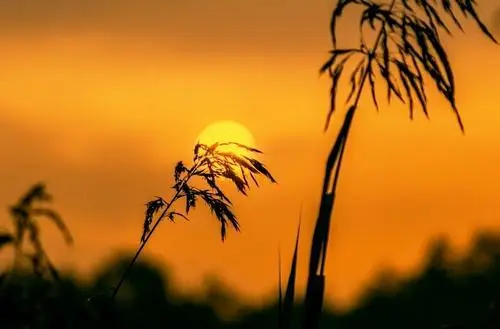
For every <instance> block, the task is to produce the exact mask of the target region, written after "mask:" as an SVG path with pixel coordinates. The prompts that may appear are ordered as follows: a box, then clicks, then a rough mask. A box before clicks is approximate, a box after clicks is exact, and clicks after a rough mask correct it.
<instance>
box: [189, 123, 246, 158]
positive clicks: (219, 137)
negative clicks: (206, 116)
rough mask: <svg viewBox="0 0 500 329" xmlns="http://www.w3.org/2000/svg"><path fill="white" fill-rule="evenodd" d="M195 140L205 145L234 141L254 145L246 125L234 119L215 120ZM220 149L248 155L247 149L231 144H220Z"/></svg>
mask: <svg viewBox="0 0 500 329" xmlns="http://www.w3.org/2000/svg"><path fill="white" fill-rule="evenodd" d="M197 142H199V143H201V144H205V145H213V144H214V143H217V142H219V143H225V142H235V143H239V144H243V145H245V146H249V147H255V146H256V145H255V138H254V137H253V135H252V133H251V132H250V130H248V128H247V127H245V126H244V125H242V124H241V123H238V122H236V121H231V120H224V121H217V122H214V123H212V124H210V125H209V126H207V127H206V128H205V129H203V131H202V132H201V133H200V135H199V136H198V138H197ZM220 150H221V151H222V150H223V151H226V152H232V153H235V154H237V155H245V156H248V155H250V154H249V153H250V152H249V151H247V150H245V149H243V148H240V147H237V146H233V145H228V146H221V147H220Z"/></svg>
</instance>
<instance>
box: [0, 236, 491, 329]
mask: <svg viewBox="0 0 500 329" xmlns="http://www.w3.org/2000/svg"><path fill="white" fill-rule="evenodd" d="M132 256H133V255H130V256H128V255H124V254H119V255H116V257H115V258H113V259H112V260H111V261H109V262H107V263H106V264H104V265H103V266H102V267H101V269H100V270H98V271H97V272H96V273H95V275H94V277H93V279H92V280H91V281H90V283H88V284H84V283H82V282H81V281H79V280H78V279H77V278H75V277H72V276H69V275H66V274H64V273H61V279H60V280H59V281H54V280H50V279H49V278H46V277H42V276H36V275H34V274H33V273H32V272H23V273H15V275H13V276H12V278H11V280H9V281H8V282H7V283H6V284H5V285H4V287H3V288H2V289H1V290H0V328H12V329H17V328H26V327H28V328H120V329H126V328H137V327H144V328H153V329H154V328H187V329H191V328H193V329H195V328H224V329H242V328H261V329H267V328H276V327H277V324H278V321H277V320H278V314H279V308H278V304H277V302H276V301H270V303H268V304H267V305H264V306H263V307H260V308H249V307H248V306H246V305H243V304H242V305H239V307H240V309H241V311H239V312H238V315H237V316H236V317H235V318H230V319H223V318H221V316H220V315H219V314H218V313H217V309H219V310H220V309H221V308H223V307H224V305H231V306H232V307H235V304H237V303H239V302H238V300H239V299H238V297H237V296H235V295H229V294H228V292H227V291H224V290H223V289H221V286H220V285H217V284H212V285H211V286H210V291H211V292H210V294H208V295H206V296H205V297H201V296H196V295H192V296H190V295H180V294H179V293H178V292H176V289H175V282H172V281H170V280H169V275H168V272H167V273H164V272H163V271H160V270H159V268H158V267H157V266H156V265H155V264H154V263H152V262H151V261H148V260H146V259H142V260H139V261H137V263H136V264H135V266H134V267H132V269H131V270H130V272H129V275H128V277H127V281H126V284H125V285H124V286H123V287H122V291H121V293H120V294H119V295H117V297H116V300H115V302H114V303H110V298H111V289H110V287H111V286H112V285H113V283H114V282H116V279H117V277H118V276H120V275H121V273H122V271H123V269H124V267H126V266H127V264H128V263H129V262H130V259H131V257H132ZM425 259H426V260H427V261H426V262H425V264H424V266H423V268H422V269H421V271H420V272H419V273H415V274H414V275H412V276H410V277H399V276H397V275H394V274H392V272H391V271H389V270H386V271H382V272H381V273H380V275H379V276H378V277H377V278H376V279H374V281H373V284H372V285H371V287H370V288H369V289H367V290H366V292H365V294H364V295H363V296H361V297H360V299H359V301H358V303H357V305H356V306H355V307H354V308H353V309H351V310H348V311H347V312H344V313H340V312H337V311H335V310H334V309H325V311H324V312H323V314H322V315H321V322H320V328H339V329H343V328H384V329H396V328H398V329H399V328H409V329H417V328H418V329H421V328H427V329H434V328H435V329H438V328H444V327H445V326H448V327H449V328H452V327H461V328H497V327H495V326H498V309H497V308H496V305H497V304H496V303H492V301H494V300H495V298H496V297H498V296H500V281H499V280H498V277H500V234H493V233H483V234H479V235H478V236H477V238H476V239H475V240H474V242H473V243H472V245H471V248H470V250H469V251H468V253H467V254H466V255H463V256H460V257H458V256H457V255H455V253H454V251H453V250H452V249H451V248H450V247H449V245H448V243H447V241H446V240H444V239H439V240H437V241H436V242H435V243H434V244H432V245H431V247H430V248H429V251H428V252H427V255H426V256H425ZM89 296H94V297H93V298H92V299H90V300H89V298H88V297H89ZM210 296H212V298H211V297H210ZM214 296H223V298H213V297H214ZM221 300H224V301H223V302H221ZM302 307H303V303H302V302H299V303H297V305H295V308H294V312H293V316H292V318H291V328H298V326H299V325H300V324H301V322H302V321H301V319H300V317H299V316H298V314H299V313H300V312H299V311H300V309H302Z"/></svg>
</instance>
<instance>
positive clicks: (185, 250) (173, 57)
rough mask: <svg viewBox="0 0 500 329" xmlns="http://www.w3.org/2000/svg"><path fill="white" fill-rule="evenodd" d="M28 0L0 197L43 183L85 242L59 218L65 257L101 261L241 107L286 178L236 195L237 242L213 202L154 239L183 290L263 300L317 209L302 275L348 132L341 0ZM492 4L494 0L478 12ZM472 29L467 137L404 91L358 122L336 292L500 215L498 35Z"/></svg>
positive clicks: (344, 184) (463, 64)
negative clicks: (338, 51)
mask: <svg viewBox="0 0 500 329" xmlns="http://www.w3.org/2000/svg"><path fill="white" fill-rule="evenodd" d="M29 2H32V4H29V5H28V4H27V3H28V2H27V1H24V2H12V1H7V0H2V1H0V13H1V14H0V27H1V32H0V46H1V47H0V49H2V52H1V53H0V72H2V79H1V81H0V106H1V108H2V111H1V112H0V140H2V141H4V142H3V143H2V152H1V153H0V160H1V162H2V169H1V170H0V179H1V181H2V183H3V184H2V188H1V189H0V204H4V205H6V204H10V203H12V202H13V201H14V200H15V198H16V197H17V196H18V195H19V194H20V193H22V192H24V190H25V189H26V188H27V187H28V186H29V185H30V184H31V183H33V182H35V181H38V180H44V181H46V182H47V183H48V187H49V189H50V190H51V191H52V193H54V194H55V196H56V201H57V202H56V207H57V208H58V209H59V210H60V211H61V212H62V214H63V215H64V216H65V218H66V220H67V222H68V224H69V225H70V226H71V229H72V231H73V233H74V235H75V238H76V246H75V247H74V248H72V249H66V248H62V241H61V240H60V239H59V237H56V236H55V235H53V230H52V229H51V228H49V227H47V229H48V231H47V234H48V236H49V238H48V239H47V240H48V244H49V245H50V247H51V248H50V249H51V251H52V253H53V254H54V255H55V256H54V257H55V259H56V260H57V261H58V262H60V264H67V265H72V266H76V267H77V268H78V269H80V270H81V271H83V272H88V271H89V269H92V268H93V267H94V266H95V265H97V264H98V263H99V262H100V261H102V260H104V259H106V257H107V256H109V255H110V254H111V253H113V252H114V251H117V250H121V249H123V248H133V247H135V246H136V244H137V242H138V239H139V235H140V229H141V220H142V214H143V204H144V203H145V201H147V200H148V199H149V198H151V197H152V196H154V195H158V194H164V193H166V192H168V187H169V184H170V183H169V179H170V174H171V170H172V165H173V164H174V162H175V161H176V160H179V159H186V160H188V159H189V158H190V155H191V153H190V152H191V148H192V143H193V141H194V140H195V139H196V137H197V136H198V134H199V133H200V132H201V130H202V129H203V128H204V127H205V126H207V125H208V124H210V123H212V122H215V121H218V120H226V119H229V120H235V121H239V122H241V123H243V124H244V125H246V126H247V127H248V128H249V129H250V130H251V131H252V133H253V134H254V136H255V139H256V141H257V144H258V147H259V148H261V149H263V150H264V151H265V152H266V153H267V155H266V157H265V158H264V160H265V161H266V163H267V164H268V165H269V167H270V169H271V170H272V172H273V173H274V174H275V176H276V177H277V179H278V180H279V185H275V186H264V187H263V188H262V189H261V190H260V191H257V190H254V193H252V194H251V196H250V197H249V198H248V199H243V198H241V197H237V198H236V199H235V200H236V211H237V214H238V215H239V217H240V220H241V224H242V228H243V232H242V233H241V234H238V235H237V234H234V233H233V232H231V233H230V235H229V238H228V240H227V242H226V243H224V244H222V243H221V242H220V239H219V236H218V229H217V226H216V223H215V220H214V219H212V218H209V217H208V216H207V213H206V212H205V211H203V210H200V211H198V212H197V213H196V214H195V215H194V216H193V217H192V221H191V222H190V223H187V224H186V223H182V222H179V223H177V224H175V225H168V226H164V227H163V228H162V229H161V231H160V232H159V233H158V235H157V236H156V238H154V239H153V241H152V243H151V245H150V248H149V251H150V252H151V253H154V255H155V257H158V259H160V260H162V261H164V262H165V263H168V264H169V265H170V267H171V268H172V269H173V271H174V278H175V279H176V280H178V282H181V283H182V285H181V287H183V288H186V289H191V288H193V287H196V286H197V285H198V284H199V283H200V282H201V281H202V280H203V277H204V276H205V275H207V274H210V273H214V274H218V275H221V276H222V277H223V278H224V279H225V280H226V281H227V283H228V284H229V285H230V286H231V287H233V288H234V289H235V290H236V291H238V292H240V293H242V294H244V295H245V296H247V297H249V298H251V299H252V300H260V299H262V298H264V297H267V296H269V294H270V293H272V291H273V289H274V288H275V285H276V275H277V273H276V271H277V264H276V262H277V245H278V243H281V245H282V250H283V251H284V254H283V257H284V258H285V259H288V258H289V256H290V255H291V252H292V248H293V241H294V235H295V230H296V225H297V220H298V213H299V210H300V208H301V205H303V209H304V223H303V233H304V234H303V236H302V242H303V243H302V244H301V246H303V247H302V251H303V253H301V256H302V258H301V261H300V267H301V273H300V276H299V282H300V287H301V289H302V288H303V283H304V282H305V272H304V270H305V268H306V266H307V257H306V256H307V250H306V248H307V246H308V245H309V242H310V232H311V229H312V226H313V222H314V219H315V216H316V208H317V202H318V195H319V191H320V186H321V185H320V183H321V179H322V177H321V174H322V173H323V167H324V163H323V161H324V159H325V157H326V155H327V151H328V148H329V146H330V142H331V140H332V136H333V131H332V132H329V133H328V134H322V128H323V124H324V119H325V114H326V111H327V106H328V80H327V79H326V78H324V79H319V78H318V74H317V70H318V67H319V66H320V64H322V61H323V60H324V59H325V58H326V51H327V50H328V49H329V47H330V44H329V35H328V20H329V17H328V16H329V10H330V9H331V7H332V3H331V2H330V1H327V0H308V1H299V0H293V1H285V0H275V1H273V2H272V3H273V4H270V2H269V1H264V0H254V1H249V0H245V1H238V2H237V3H236V2H235V1H229V0H220V1H216V2H213V3H212V2H208V1H203V0H184V1H160V0H156V1H154V0H148V1H146V0H142V1H140V2H139V1H130V0H129V1H123V0H122V1H120V2H118V1H116V0H115V1H102V0H100V1H97V0H92V1H86V2H85V5H82V4H81V3H80V2H78V1H76V0H75V1H66V2H65V5H64V6H63V5H62V4H58V5H57V6H56V5H53V7H50V6H45V5H44V6H42V5H40V2H39V1H35V0H32V1H29ZM53 3H54V4H56V2H53ZM61 3H62V2H61ZM118 3H120V5H118ZM493 3H494V1H489V2H488V1H482V2H481V5H482V7H481V12H482V13H484V14H486V15H488V13H491V12H492V10H493V7H491V6H490V7H488V6H489V5H492V4H493ZM181 4H182V5H181ZM470 27H472V28H473V27H474V26H470ZM346 31H348V30H347V29H346ZM469 31H470V32H469V33H468V34H467V35H466V36H462V35H460V34H457V38H456V40H453V41H450V42H449V46H450V50H451V54H450V57H451V58H452V60H453V64H454V65H455V69H456V76H457V83H458V87H457V88H458V101H459V104H460V107H461V111H462V114H463V118H464V121H465V124H466V130H467V134H466V136H465V137H464V136H462V135H461V134H460V132H459V129H458V126H457V125H456V122H455V121H454V116H453V115H452V113H451V112H450V111H449V110H448V109H447V108H446V107H445V105H446V104H445V103H444V102H443V101H442V100H441V99H439V98H435V99H433V100H432V103H431V104H430V105H431V106H430V107H431V117H432V121H427V120H425V119H424V118H423V116H417V118H416V119H415V121H414V122H410V121H409V120H408V115H407V113H406V112H404V110H402V108H401V106H399V105H393V106H391V107H385V108H383V109H382V111H381V113H378V114H377V113H376V112H375V110H374V109H373V106H371V104H370V103H368V102H365V104H367V105H366V108H365V109H363V111H362V112H360V113H359V114H360V115H359V116H358V117H357V118H356V121H355V126H354V129H353V135H352V139H351V141H350V143H349V146H348V151H347V155H346V156H347V158H346V161H345V163H344V169H345V170H344V173H343V176H342V179H341V182H340V186H339V191H338V200H337V203H336V206H337V208H336V210H335V215H334V216H335V217H334V221H333V227H332V238H331V245H330V247H331V248H330V251H329V254H328V257H329V260H328V268H327V275H328V282H327V285H328V290H327V294H328V298H337V299H338V300H340V301H344V302H345V301H349V300H352V297H353V296H355V294H357V293H358V292H359V291H360V289H362V288H363V286H364V285H365V284H366V283H367V280H368V279H369V278H370V277H371V275H373V274H374V273H375V272H376V271H377V270H378V269H379V267H380V266H382V265H384V266H385V265H390V266H394V267H397V268H398V269H401V270H408V269H412V268H415V266H417V265H418V263H419V261H420V257H421V255H422V252H424V251H425V248H426V243H427V241H428V239H429V238H432V237H434V236H436V235H438V234H441V233H446V234H448V235H449V236H450V237H452V238H453V240H454V242H455V243H457V244H463V243H464V242H465V241H467V240H468V239H469V238H470V237H471V235H472V234H473V233H474V232H475V231H476V230H477V229H480V228H492V227H498V226H500V224H498V223H500V221H499V215H500V205H499V203H498V202H497V198H498V192H497V191H498V188H499V186H500V174H499V173H498V163H499V161H500V156H499V154H500V146H499V145H500V143H499V142H500V135H499V134H498V132H497V130H498V128H497V127H498V125H497V122H498V119H500V115H499V114H497V113H498V104H500V95H499V93H498V91H499V90H500V89H499V87H498V85H497V77H498V75H499V74H500V62H499V61H498V58H500V57H499V56H500V49H498V47H495V46H493V45H491V44H489V43H488V41H487V40H485V39H482V38H481V39H479V38H478V33H477V31H476V30H475V29H470V30H469ZM348 38H349V34H348V32H347V33H346V34H345V35H344V39H345V40H347V39H348ZM471 58H477V61H472V60H471ZM340 119H341V117H340V116H339V117H336V120H337V121H336V122H337V124H334V125H333V128H335V127H337V126H338V121H340ZM4 218H5V220H6V224H8V222H7V219H8V218H7V216H6V214H5V216H4ZM181 251H182V252H181ZM286 266H288V262H287V263H286Z"/></svg>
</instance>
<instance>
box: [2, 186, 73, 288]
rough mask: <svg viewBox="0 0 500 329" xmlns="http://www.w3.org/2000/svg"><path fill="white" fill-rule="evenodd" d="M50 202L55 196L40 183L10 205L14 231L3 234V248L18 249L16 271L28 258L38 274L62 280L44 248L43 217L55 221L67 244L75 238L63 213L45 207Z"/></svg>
mask: <svg viewBox="0 0 500 329" xmlns="http://www.w3.org/2000/svg"><path fill="white" fill-rule="evenodd" d="M50 201H52V195H50V194H49V193H48V192H47V189H46V186H45V185H44V184H42V183H37V184H35V185H33V186H32V187H31V188H30V189H29V190H28V191H27V192H26V193H25V194H24V195H23V196H22V197H21V198H20V199H19V201H18V202H17V203H16V204H14V205H13V206H11V207H10V216H11V219H12V221H13V225H14V230H13V232H3V233H0V248H3V247H6V246H9V245H11V246H12V247H13V248H14V252H15V254H14V266H13V270H14V271H17V270H20V267H21V266H22V265H23V260H26V259H28V260H29V263H30V264H31V267H32V269H33V271H34V273H35V274H37V275H39V276H45V277H50V278H53V279H59V274H58V271H57V269H56V268H55V266H54V265H53V264H52V262H51V260H50V258H49V256H48V254H47V252H46V251H45V248H44V247H43V244H42V241H41V232H40V225H39V219H40V218H47V219H50V220H51V221H52V222H54V223H55V224H56V226H57V228H58V229H59V231H60V232H61V233H62V235H63V237H64V239H65V241H66V243H67V244H69V245H71V244H72V243H73V238H72V236H71V233H70V231H69V230H68V228H67V226H66V224H65V223H64V221H63V220H62V218H61V217H60V216H59V214H58V213H57V212H56V211H54V210H52V209H50V208H47V207H46V206H44V203H47V202H50ZM26 245H28V247H31V249H32V252H27V251H26V250H25V249H26V248H25V247H26Z"/></svg>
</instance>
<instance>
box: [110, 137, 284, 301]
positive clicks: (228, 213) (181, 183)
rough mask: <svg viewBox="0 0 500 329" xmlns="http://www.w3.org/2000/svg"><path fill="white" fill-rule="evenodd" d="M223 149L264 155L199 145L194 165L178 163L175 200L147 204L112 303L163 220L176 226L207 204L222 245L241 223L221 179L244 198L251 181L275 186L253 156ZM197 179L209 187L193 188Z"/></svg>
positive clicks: (196, 148) (243, 146)
mask: <svg viewBox="0 0 500 329" xmlns="http://www.w3.org/2000/svg"><path fill="white" fill-rule="evenodd" d="M224 146H233V147H236V148H241V149H244V150H246V151H249V152H251V153H262V152H261V151H260V150H258V149H255V148H252V147H249V146H245V145H242V144H240V143H235V142H224V143H219V142H216V143H214V144H213V145H205V144H200V143H198V144H196V145H195V147H194V151H193V153H194V158H193V165H192V166H191V167H190V168H188V167H186V166H185V165H184V163H183V162H182V161H179V162H178V163H177V165H176V166H175V168H174V185H173V186H172V189H173V190H174V191H175V192H174V194H173V196H172V198H171V199H170V200H169V201H166V200H165V199H163V198H161V197H157V198H156V199H154V200H152V201H149V202H148V203H146V213H145V217H144V229H143V231H142V236H141V244H140V245H139V248H138V249H137V252H136V253H135V255H134V257H133V258H132V260H131V261H130V263H129V265H128V266H127V267H126V268H125V270H124V272H123V275H122V276H121V277H120V279H119V280H118V284H117V285H116V286H115V288H114V289H113V294H112V298H113V299H114V298H115V297H116V295H117V294H118V291H119V290H120V287H121V286H122V284H123V283H124V281H125V278H126V277H127V274H128V272H129V271H130V269H131V268H132V266H133V265H134V263H135V262H136V261H137V259H138V257H139V255H140V254H141V252H142V251H143V250H144V247H146V244H147V243H148V241H149V238H150V237H151V236H152V235H153V233H154V231H155V230H156V228H157V227H158V225H159V224H160V223H161V222H162V221H163V220H164V219H169V220H170V221H172V222H173V221H174V220H175V218H176V217H182V218H184V219H186V220H188V218H187V217H186V216H187V215H188V214H189V211H190V210H191V209H193V208H195V207H196V205H197V204H198V201H199V200H202V201H204V203H205V204H206V205H207V206H208V207H209V209H210V211H211V212H212V214H213V215H215V217H216V218H217V220H218V221H219V223H220V225H221V231H220V234H221V238H222V241H224V239H225V237H226V231H227V226H228V225H229V226H231V227H233V228H234V229H235V230H236V231H239V223H238V219H237V218H236V216H235V215H234V213H233V211H232V209H231V206H232V203H231V200H230V199H229V198H228V197H227V196H226V195H225V194H224V192H223V190H222V188H221V187H220V186H219V184H218V183H219V180H220V179H221V178H226V179H229V180H230V181H231V182H232V183H233V184H234V186H235V187H236V189H237V190H238V192H240V193H242V194H243V195H247V191H248V190H249V189H250V184H249V179H250V178H251V179H252V181H253V182H254V183H255V185H257V186H259V183H258V182H257V179H256V176H259V175H261V176H264V177H265V178H267V179H268V180H269V181H271V182H272V183H276V180H275V179H274V177H273V176H272V175H271V173H270V172H269V171H268V170H267V168H266V167H265V166H264V164H263V163H262V162H260V161H258V160H257V159H255V158H252V157H250V156H246V155H239V154H236V153H234V152H228V151H224ZM194 178H201V179H202V181H203V182H204V183H205V185H206V187H205V188H199V187H196V186H195V185H193V184H192V180H193V179H194ZM180 199H185V212H184V214H183V213H182V212H180V211H178V210H175V209H174V207H173V206H174V204H175V203H176V202H177V201H179V200H180ZM155 217H156V221H155ZM153 222H154V223H153Z"/></svg>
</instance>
